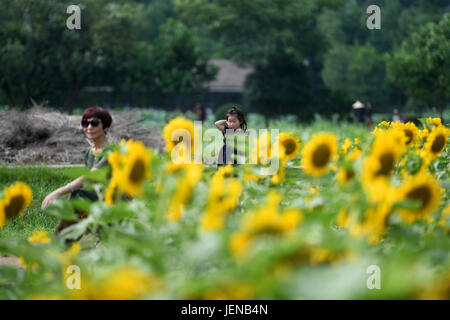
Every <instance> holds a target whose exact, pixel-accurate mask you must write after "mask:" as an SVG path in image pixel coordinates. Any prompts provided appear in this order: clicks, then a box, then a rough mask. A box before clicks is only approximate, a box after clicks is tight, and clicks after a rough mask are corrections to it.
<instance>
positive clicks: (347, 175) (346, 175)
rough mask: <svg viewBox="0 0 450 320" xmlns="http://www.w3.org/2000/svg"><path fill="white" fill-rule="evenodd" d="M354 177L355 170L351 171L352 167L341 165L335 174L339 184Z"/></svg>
mask: <svg viewBox="0 0 450 320" xmlns="http://www.w3.org/2000/svg"><path fill="white" fill-rule="evenodd" d="M354 177H355V171H353V169H351V168H347V167H342V168H341V169H340V170H339V172H338V174H337V176H336V179H337V181H338V182H339V184H341V185H343V184H345V183H347V182H350V181H352V180H353V178H354Z"/></svg>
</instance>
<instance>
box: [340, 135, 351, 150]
mask: <svg viewBox="0 0 450 320" xmlns="http://www.w3.org/2000/svg"><path fill="white" fill-rule="evenodd" d="M351 146H352V140H350V139H349V138H345V141H344V143H343V144H342V146H341V150H342V153H347V152H348V150H349V149H350V148H351Z"/></svg>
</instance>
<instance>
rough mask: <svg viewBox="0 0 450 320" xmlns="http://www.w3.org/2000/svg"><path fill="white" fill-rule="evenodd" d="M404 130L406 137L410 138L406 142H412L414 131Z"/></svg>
mask: <svg viewBox="0 0 450 320" xmlns="http://www.w3.org/2000/svg"><path fill="white" fill-rule="evenodd" d="M404 132H405V135H406V137H407V138H408V140H406V144H410V143H411V141H412V139H413V137H414V135H413V132H412V131H411V130H405V131H404Z"/></svg>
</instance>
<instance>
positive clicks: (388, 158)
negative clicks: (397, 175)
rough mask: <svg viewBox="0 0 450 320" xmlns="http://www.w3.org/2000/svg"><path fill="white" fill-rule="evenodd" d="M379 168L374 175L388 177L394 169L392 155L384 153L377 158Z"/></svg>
mask: <svg viewBox="0 0 450 320" xmlns="http://www.w3.org/2000/svg"><path fill="white" fill-rule="evenodd" d="M379 161H380V164H381V168H380V169H379V170H378V171H377V173H376V174H375V175H377V176H378V175H382V176H388V175H389V173H390V172H391V170H392V168H393V167H394V155H393V154H392V153H385V154H383V155H381V157H380V158H379Z"/></svg>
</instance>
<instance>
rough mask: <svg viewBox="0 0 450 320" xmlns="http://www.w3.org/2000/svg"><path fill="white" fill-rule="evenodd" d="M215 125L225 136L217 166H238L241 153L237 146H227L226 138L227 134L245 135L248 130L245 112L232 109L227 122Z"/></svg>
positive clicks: (222, 121) (229, 111)
mask: <svg viewBox="0 0 450 320" xmlns="http://www.w3.org/2000/svg"><path fill="white" fill-rule="evenodd" d="M215 125H216V127H217V128H218V129H219V130H220V131H222V134H223V147H222V149H221V150H220V152H219V157H218V160H217V166H223V165H226V164H228V163H232V164H238V163H237V159H236V158H237V156H238V154H241V153H240V152H238V149H237V148H236V146H234V148H232V147H231V146H227V139H226V138H227V133H233V134H237V133H244V132H245V131H246V130H247V120H246V119H245V115H244V112H242V110H239V109H238V108H236V107H232V108H231V109H229V110H228V111H227V113H226V120H219V121H216V122H215ZM227 130H228V132H227ZM230 131H231V132H230Z"/></svg>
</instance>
